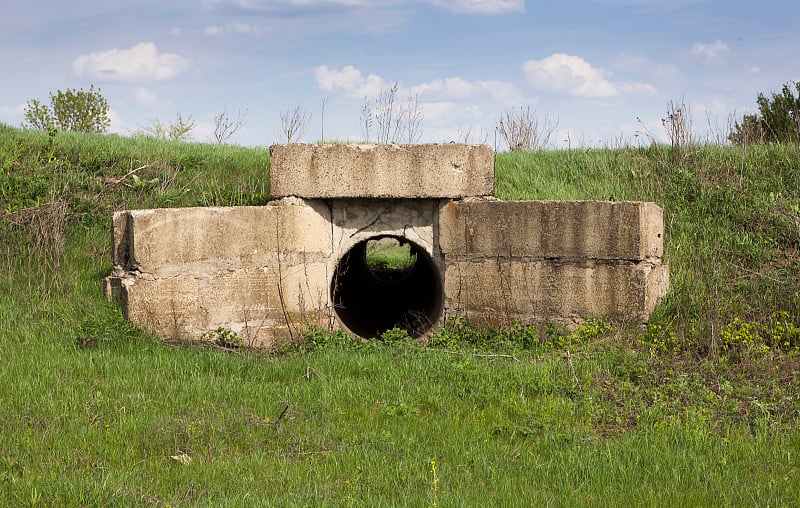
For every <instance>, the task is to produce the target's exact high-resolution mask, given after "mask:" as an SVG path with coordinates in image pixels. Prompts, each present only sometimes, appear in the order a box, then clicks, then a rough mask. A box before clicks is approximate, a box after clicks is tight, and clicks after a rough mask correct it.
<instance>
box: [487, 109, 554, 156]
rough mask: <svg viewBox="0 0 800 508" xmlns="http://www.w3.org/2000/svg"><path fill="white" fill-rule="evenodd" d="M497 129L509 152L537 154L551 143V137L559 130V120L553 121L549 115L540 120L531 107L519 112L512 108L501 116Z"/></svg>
mask: <svg viewBox="0 0 800 508" xmlns="http://www.w3.org/2000/svg"><path fill="white" fill-rule="evenodd" d="M497 128H498V131H499V132H500V135H501V136H502V137H503V140H504V141H505V142H506V145H508V149H509V150H512V151H514V150H522V151H526V152H536V151H538V150H541V149H542V148H544V147H545V146H547V144H548V143H549V142H550V136H552V135H553V133H554V132H555V131H556V129H557V128H558V119H556V120H552V119H550V117H548V116H547V115H545V116H544V118H542V119H540V118H539V117H538V116H537V115H536V110H534V109H531V107H530V106H527V107H526V108H524V109H523V108H520V109H519V111H517V109H516V108H512V109H507V110H505V111H504V112H503V114H502V115H500V120H499V122H498V124H497Z"/></svg>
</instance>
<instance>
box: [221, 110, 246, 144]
mask: <svg viewBox="0 0 800 508" xmlns="http://www.w3.org/2000/svg"><path fill="white" fill-rule="evenodd" d="M245 114H247V111H245V112H244V113H243V112H242V110H241V109H240V110H238V111H237V112H236V116H233V115H231V114H229V113H228V106H225V109H224V110H222V113H220V114H219V115H217V116H215V117H214V141H215V142H216V143H217V144H218V145H224V144H225V143H227V142H228V140H230V139H231V137H233V135H234V134H236V133H237V132H238V131H239V129H241V128H242V127H244V126H245V122H244V116H245Z"/></svg>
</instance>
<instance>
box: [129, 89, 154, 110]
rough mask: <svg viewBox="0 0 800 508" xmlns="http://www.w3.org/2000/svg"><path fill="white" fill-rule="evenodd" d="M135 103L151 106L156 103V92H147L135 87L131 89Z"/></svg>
mask: <svg viewBox="0 0 800 508" xmlns="http://www.w3.org/2000/svg"><path fill="white" fill-rule="evenodd" d="M133 95H134V97H135V98H136V103H137V104H140V105H142V106H153V105H155V103H156V94H154V93H153V92H148V91H147V90H145V89H144V88H137V89H136V90H134V91H133Z"/></svg>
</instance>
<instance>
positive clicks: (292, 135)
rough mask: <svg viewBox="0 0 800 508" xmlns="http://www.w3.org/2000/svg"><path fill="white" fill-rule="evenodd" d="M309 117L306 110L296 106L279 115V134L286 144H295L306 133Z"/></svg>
mask: <svg viewBox="0 0 800 508" xmlns="http://www.w3.org/2000/svg"><path fill="white" fill-rule="evenodd" d="M310 122H311V115H310V114H309V112H308V111H306V108H304V107H303V106H301V105H299V104H297V105H296V106H294V107H292V108H289V109H287V110H286V111H284V112H282V113H281V134H282V135H284V136H286V142H287V143H296V142H297V141H299V140H300V138H302V137H303V136H305V135H306V132H308V126H309V123H310Z"/></svg>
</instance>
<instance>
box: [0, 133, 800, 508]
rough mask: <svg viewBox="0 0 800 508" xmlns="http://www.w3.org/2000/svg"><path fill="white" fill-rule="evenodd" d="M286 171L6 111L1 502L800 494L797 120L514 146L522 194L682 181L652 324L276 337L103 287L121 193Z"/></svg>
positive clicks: (218, 187)
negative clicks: (702, 136)
mask: <svg viewBox="0 0 800 508" xmlns="http://www.w3.org/2000/svg"><path fill="white" fill-rule="evenodd" d="M140 167H142V169H139V170H138V171H136V172H135V173H130V172H131V171H132V170H134V169H137V168H140ZM134 174H135V175H137V176H138V180H137V179H134V178H133V177H132V175H134ZM267 175H268V153H267V151H266V150H253V149H244V148H237V147H225V148H219V147H213V146H209V145H194V144H191V145H190V144H180V143H177V144H175V143H168V142H156V141H152V140H147V139H128V138H119V137H115V136H81V135H73V134H68V133H59V134H57V135H56V136H55V137H54V138H53V139H52V140H51V139H50V138H49V137H48V135H47V133H37V132H29V131H25V132H23V131H20V130H17V129H13V128H9V127H0V239H2V241H0V363H1V364H2V365H3V368H2V369H0V505H4V506H25V505H42V506H64V505H73V506H74V505H79V506H83V505H88V506H103V505H114V506H117V505H123V506H124V505H153V506H220V505H222V506H253V505H331V506H389V505H411V506H432V505H434V504H435V505H437V506H456V505H468V506H474V505H496V506H516V505H544V504H549V505H556V506H574V505H703V506H706V505H720V506H737V505H792V504H795V503H796V502H797V499H800V458H798V450H800V426H798V422H800V402H799V401H798V394H799V393H800V353H798V346H800V332H798V327H800V315H799V314H798V313H800V310H798V309H800V300H798V298H800V297H799V296H798V293H800V261H799V260H798V258H799V256H798V247H799V246H800V245H799V244H798V238H799V237H800V201H798V200H799V199H800V197H799V196H800V187H799V185H800V183H799V182H800V148H798V147H797V146H796V145H785V146H784V145H779V146H763V147H762V146H758V147H748V148H747V150H743V149H738V148H726V147H715V146H698V147H690V149H684V150H683V151H682V152H681V153H680V155H678V154H676V153H675V152H674V151H672V150H670V149H669V148H668V147H660V146H654V147H650V148H642V149H638V148H637V149H632V148H620V149H616V150H615V149H608V150H591V151H588V152H586V151H583V150H572V151H552V152H540V153H537V154H519V153H505V154H498V156H497V181H496V194H497V196H498V197H500V198H502V199H609V198H612V197H613V198H614V199H617V200H623V199H643V200H653V201H656V202H657V203H659V204H660V205H661V206H663V207H664V210H665V227H666V230H667V231H666V243H665V248H666V254H665V257H666V261H667V262H668V263H669V264H670V269H671V277H672V283H671V289H670V292H669V294H668V295H667V298H666V299H665V301H664V302H663V303H662V304H661V305H660V306H659V307H658V308H657V310H656V313H655V315H654V316H653V319H652V320H651V323H650V325H649V326H648V327H647V329H645V330H641V329H639V328H635V327H634V328H631V327H627V326H625V325H624V324H619V323H605V322H603V321H598V320H589V321H588V322H587V323H586V324H585V325H584V326H583V327H581V328H580V329H578V330H576V331H569V330H564V329H560V328H558V327H555V326H549V327H543V328H535V327H527V326H514V327H512V328H510V329H504V330H488V331H486V330H476V329H473V328H472V327H470V326H469V324H468V323H464V322H456V321H453V322H450V323H449V324H448V325H447V326H446V327H445V328H443V329H442V330H440V331H439V332H437V333H436V334H435V335H434V336H433V337H432V338H431V340H430V341H429V343H428V344H427V345H422V344H419V343H417V342H414V341H410V340H408V338H407V334H405V333H404V332H403V331H401V330H393V331H390V332H387V333H385V334H384V336H383V337H380V338H378V339H376V340H373V341H369V342H363V341H361V340H356V339H353V338H351V337H349V336H347V335H345V334H343V333H334V334H328V333H325V332H324V331H320V330H313V329H311V330H307V331H306V334H305V339H304V340H303V341H302V342H301V343H298V344H295V345H292V346H290V347H287V348H286V349H285V350H284V351H281V352H278V353H276V354H273V355H267V354H265V353H262V352H258V351H241V352H239V353H231V352H226V351H220V350H218V349H209V348H203V347H197V346H186V345H183V344H169V343H165V342H162V341H161V340H159V339H158V338H156V337H152V336H149V335H147V334H145V333H144V332H142V331H140V330H138V329H136V328H135V327H133V326H132V325H131V324H130V323H128V322H127V321H125V320H124V319H123V317H122V315H121V313H120V311H119V309H118V308H117V307H115V306H114V305H112V304H109V303H107V302H106V301H105V299H104V298H103V295H102V294H101V290H100V280H101V278H102V277H103V276H104V275H106V274H108V273H109V271H110V270H111V262H110V252H109V249H110V246H109V243H110V238H109V233H108V231H109V229H110V214H111V212H112V211H113V210H117V209H122V208H146V207H153V206H192V205H229V204H236V205H239V204H260V203H263V202H265V201H266V200H267V199H268V197H269V190H268V188H267V183H266V182H267Z"/></svg>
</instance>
